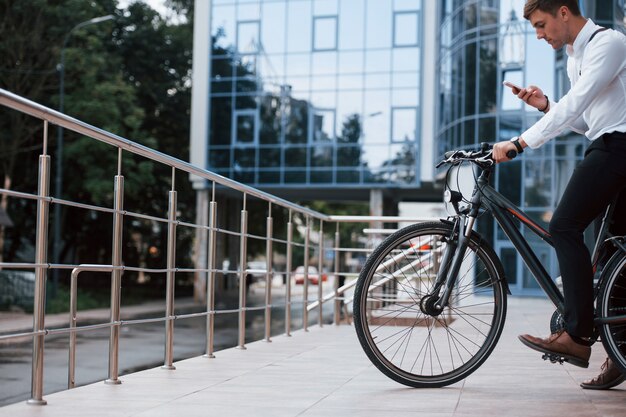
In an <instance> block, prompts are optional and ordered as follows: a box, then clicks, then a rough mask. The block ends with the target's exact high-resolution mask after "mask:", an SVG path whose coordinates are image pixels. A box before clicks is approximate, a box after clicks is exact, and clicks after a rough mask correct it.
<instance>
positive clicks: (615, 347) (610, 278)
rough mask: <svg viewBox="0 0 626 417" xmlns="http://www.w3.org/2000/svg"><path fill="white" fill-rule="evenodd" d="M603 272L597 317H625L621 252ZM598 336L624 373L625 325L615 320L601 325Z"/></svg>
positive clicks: (625, 287) (624, 268) (624, 263)
mask: <svg viewBox="0 0 626 417" xmlns="http://www.w3.org/2000/svg"><path fill="white" fill-rule="evenodd" d="M605 271H606V272H604V273H603V274H602V275H603V278H602V282H603V286H602V290H601V291H600V300H599V304H598V307H597V309H598V313H599V316H600V317H601V318H603V319H611V318H615V317H616V316H622V317H623V316H625V315H626V255H625V254H624V253H621V252H619V253H616V254H615V255H613V258H611V260H610V261H609V263H608V264H607V267H606V269H605ZM605 277H606V278H605ZM600 335H601V337H602V344H603V345H604V349H605V350H606V352H607V353H608V354H609V356H610V357H611V359H612V360H613V362H615V363H616V364H617V365H618V366H619V367H620V368H622V371H623V372H626V323H625V322H623V321H620V320H616V321H614V322H609V323H607V324H602V325H601V326H600Z"/></svg>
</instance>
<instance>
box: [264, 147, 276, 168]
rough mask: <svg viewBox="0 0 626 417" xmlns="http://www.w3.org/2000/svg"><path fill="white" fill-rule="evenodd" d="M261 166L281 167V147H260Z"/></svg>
mask: <svg viewBox="0 0 626 417" xmlns="http://www.w3.org/2000/svg"><path fill="white" fill-rule="evenodd" d="M259 166H261V167H279V166H280V149H279V148H261V149H259Z"/></svg>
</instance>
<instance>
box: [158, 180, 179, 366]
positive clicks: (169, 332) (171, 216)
mask: <svg viewBox="0 0 626 417" xmlns="http://www.w3.org/2000/svg"><path fill="white" fill-rule="evenodd" d="M172 177H173V175H172ZM172 183H173V179H172ZM172 188H174V187H173V185H172ZM176 211H177V195H176V191H174V190H172V191H170V192H169V209H168V216H167V217H168V229H167V273H166V274H167V275H166V293H165V304H166V307H165V315H166V316H167V317H168V319H167V320H166V321H165V361H164V363H163V366H162V367H161V368H162V369H172V370H173V369H176V367H175V366H174V365H173V364H172V363H173V362H174V320H173V319H172V318H170V317H172V316H173V315H174V288H175V283H176V272H175V268H176Z"/></svg>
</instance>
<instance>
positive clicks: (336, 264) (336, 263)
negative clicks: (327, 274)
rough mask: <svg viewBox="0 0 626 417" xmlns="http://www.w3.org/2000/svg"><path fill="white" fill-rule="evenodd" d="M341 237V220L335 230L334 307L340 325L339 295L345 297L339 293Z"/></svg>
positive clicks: (334, 317)
mask: <svg viewBox="0 0 626 417" xmlns="http://www.w3.org/2000/svg"><path fill="white" fill-rule="evenodd" d="M340 243H341V242H340V238H339V222H337V229H336V230H335V268H334V269H335V282H334V284H333V285H334V287H335V303H334V309H333V321H334V322H335V325H336V326H338V325H339V324H340V323H341V300H340V299H339V297H343V294H339V291H338V290H339V276H340V275H341V274H340V271H339V255H340V254H341V252H340V251H339V245H340Z"/></svg>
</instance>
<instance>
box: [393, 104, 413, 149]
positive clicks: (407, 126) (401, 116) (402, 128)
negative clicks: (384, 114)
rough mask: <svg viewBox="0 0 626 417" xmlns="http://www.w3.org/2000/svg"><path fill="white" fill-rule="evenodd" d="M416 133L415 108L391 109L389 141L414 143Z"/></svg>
mask: <svg viewBox="0 0 626 417" xmlns="http://www.w3.org/2000/svg"><path fill="white" fill-rule="evenodd" d="M416 133H417V108H416V107H393V108H392V109H391V141H392V142H394V143H402V142H409V141H414V140H415V137H416Z"/></svg>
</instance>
